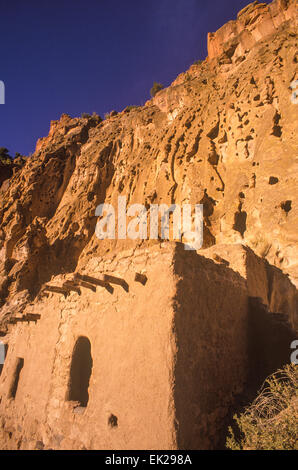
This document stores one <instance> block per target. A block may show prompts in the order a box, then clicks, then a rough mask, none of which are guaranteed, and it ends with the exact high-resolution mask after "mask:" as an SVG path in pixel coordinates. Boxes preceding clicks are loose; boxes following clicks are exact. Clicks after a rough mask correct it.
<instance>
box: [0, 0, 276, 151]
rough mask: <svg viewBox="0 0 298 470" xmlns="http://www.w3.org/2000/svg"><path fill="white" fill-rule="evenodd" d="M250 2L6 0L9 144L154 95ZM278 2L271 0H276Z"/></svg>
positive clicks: (3, 58) (0, 43)
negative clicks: (54, 124)
mask: <svg viewBox="0 0 298 470" xmlns="http://www.w3.org/2000/svg"><path fill="white" fill-rule="evenodd" d="M248 3H249V0H212V1H208V0H207V1H206V0H127V1H125V0H84V1H83V0H51V1H47V0H43V1H40V0H39V1H35V0H28V1H24V0H0V80H2V81H4V83H5V86H6V104H5V105H0V147H7V148H8V149H9V150H10V153H11V155H14V153H15V152H20V153H22V154H25V155H28V154H29V153H31V152H33V151H34V148H35V143H36V140H37V139H38V138H39V137H43V136H45V135H47V134H48V131H49V124H50V121H51V120H53V119H58V118H59V117H60V116H61V114H62V113H68V114H70V115H71V116H79V115H81V113H82V112H88V113H92V112H93V111H96V112H97V113H98V114H100V115H101V116H102V117H103V116H104V114H105V113H106V112H109V111H111V110H112V109H115V110H117V111H121V110H122V109H123V108H125V106H127V105H133V104H134V105H141V104H144V103H145V101H147V99H149V97H150V95H149V90H150V88H151V86H152V84H153V81H158V82H161V83H163V84H164V85H165V86H168V85H169V84H170V83H171V82H172V81H173V80H174V79H175V78H176V76H177V75H178V74H179V73H181V72H183V71H185V70H186V69H187V68H188V67H189V66H190V65H191V64H192V63H193V62H194V61H195V60H197V59H204V58H205V57H206V55H207V38H206V36H207V32H208V31H216V30H217V29H218V28H219V27H220V26H222V25H223V24H224V23H226V22H227V21H229V20H230V19H235V18H236V15H237V12H238V11H239V10H240V9H242V8H243V7H244V6H246V5H247V4H248ZM267 3H268V2H267Z"/></svg>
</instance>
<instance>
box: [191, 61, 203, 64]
mask: <svg viewBox="0 0 298 470" xmlns="http://www.w3.org/2000/svg"><path fill="white" fill-rule="evenodd" d="M202 63H203V60H196V61H195V62H194V63H193V65H201V64H202Z"/></svg>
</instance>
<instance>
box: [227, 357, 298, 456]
mask: <svg viewBox="0 0 298 470" xmlns="http://www.w3.org/2000/svg"><path fill="white" fill-rule="evenodd" d="M297 419H298V366H297V365H291V366H289V365H288V366H286V367H285V368H284V369H282V370H279V371H277V372H276V373H275V374H273V375H272V376H270V377H269V378H268V379H267V380H266V381H265V383H264V385H263V387H262V389H261V391H260V394H259V395H258V397H257V398H256V399H255V401H254V402H253V403H252V404H251V405H250V406H249V407H248V408H247V409H246V410H245V412H244V413H242V414H240V416H234V420H235V422H236V425H237V426H236V429H235V433H236V435H237V437H236V435H235V433H234V431H233V429H232V428H231V427H230V428H229V432H230V437H228V439H227V448H228V449H231V450H298V428H297Z"/></svg>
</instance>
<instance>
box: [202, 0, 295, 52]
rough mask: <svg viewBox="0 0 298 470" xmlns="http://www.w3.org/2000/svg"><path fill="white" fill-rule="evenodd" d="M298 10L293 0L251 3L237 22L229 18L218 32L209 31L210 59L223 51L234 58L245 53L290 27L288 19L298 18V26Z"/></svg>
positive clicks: (239, 14)
mask: <svg viewBox="0 0 298 470" xmlns="http://www.w3.org/2000/svg"><path fill="white" fill-rule="evenodd" d="M296 9H297V5H296V2H295V1H293V0H274V1H273V2H272V3H270V4H269V5H267V4H266V3H259V2H258V1H256V2H253V3H250V4H249V5H247V7H245V8H243V10H241V11H240V12H239V13H238V16H237V20H236V21H229V22H228V23H227V24H225V25H224V26H223V27H222V28H220V29H219V30H218V31H217V32H216V33H209V34H208V56H209V58H210V59H213V58H214V57H218V56H220V55H221V54H223V55H224V56H226V57H228V58H229V57H231V56H233V57H234V59H237V58H239V57H241V56H243V54H245V52H246V51H247V50H250V49H251V48H252V47H253V46H254V45H255V44H256V43H257V42H258V41H260V40H261V39H264V38H266V37H268V36H270V35H271V34H274V33H276V32H277V31H278V30H280V29H281V28H283V27H285V28H287V26H288V24H289V22H291V21H293V22H295V21H296V25H297V10H296ZM295 18H296V20H295Z"/></svg>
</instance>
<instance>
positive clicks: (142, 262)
mask: <svg viewBox="0 0 298 470" xmlns="http://www.w3.org/2000/svg"><path fill="white" fill-rule="evenodd" d="M221 250H228V251H229V249H228V248H227V247H226V248H224V247H221ZM233 253H234V255H233V256H234V258H233V259H238V264H237V266H238V268H237V266H236V265H233V262H231V263H230V262H229V261H225V260H224V259H223V258H218V255H217V258H216V259H211V258H210V259H208V257H207V256H209V257H212V256H213V255H212V256H211V254H210V251H209V252H208V250H206V251H204V250H203V251H202V254H204V256H202V255H198V254H196V253H195V252H186V251H185V250H184V247H183V245H181V244H175V243H163V244H161V245H160V244H159V243H156V244H154V245H148V246H143V248H136V249H134V250H130V251H127V252H122V253H118V254H113V253H111V254H110V257H109V258H106V259H104V260H103V259H102V258H96V257H94V258H92V259H90V261H89V262H88V264H86V266H85V270H84V272H83V271H82V272H80V274H83V275H89V276H93V277H95V278H100V276H101V274H102V273H105V274H110V275H113V276H117V277H119V278H121V279H124V280H125V282H126V283H127V285H126V284H125V285H122V286H120V285H115V284H113V285H112V287H113V289H114V290H113V292H112V293H111V292H109V291H107V290H106V289H105V288H103V287H97V289H96V292H93V291H91V290H89V289H86V288H83V287H81V295H78V293H76V292H72V293H71V294H70V295H69V296H67V297H66V298H64V296H63V295H61V294H56V293H50V294H48V297H42V298H39V300H38V302H36V303H34V304H32V305H31V306H30V310H29V307H28V309H27V310H28V313H29V312H30V313H35V314H41V318H40V320H38V321H37V322H36V323H34V322H30V323H29V324H27V323H17V324H16V325H14V326H13V327H12V329H11V331H10V333H9V335H8V336H7V337H5V340H6V341H7V340H8V342H9V349H8V355H7V359H6V361H5V365H4V368H3V371H2V375H1V378H0V397H1V403H0V448H2V449H7V448H11V449H15V448H20V449H35V448H45V449H175V448H179V449H214V448H218V447H221V446H222V445H223V438H224V433H225V431H226V428H227V420H228V417H229V414H230V411H231V410H233V409H235V406H236V405H237V396H238V395H239V394H241V393H243V391H244V390H245V388H246V386H247V383H248V382H249V380H250V379H251V371H252V370H254V369H255V366H256V361H257V362H258V364H260V368H259V370H258V373H259V374H260V376H262V374H264V373H265V371H267V369H266V368H263V365H262V364H263V362H262V361H263V359H264V358H265V355H266V354H267V352H266V350H263V349H262V344H263V343H262V341H259V339H260V338H261V337H262V335H263V330H262V329H260V328H259V324H258V322H257V323H254V324H253V330H251V328H252V324H251V322H250V317H251V313H252V308H253V311H255V312H257V313H258V308H259V305H258V304H257V309H256V307H255V306H252V305H251V302H250V298H251V294H253V292H251V291H249V289H248V283H247V281H246V279H245V276H246V271H245V269H246V268H245V266H246V264H247V259H248V256H247V252H246V251H245V248H243V247H242V246H238V247H234V248H233ZM214 256H215V257H216V254H215V255H214ZM236 268H237V269H236ZM135 273H141V274H144V275H146V277H147V282H146V283H145V285H143V284H141V283H140V282H136V281H135ZM68 277H69V275H64V276H57V277H55V278H53V279H52V280H51V283H50V284H51V285H56V286H58V285H61V284H62V283H63V281H65V279H67V278H68ZM260 279H261V278H260ZM262 282H263V281H261V280H260V289H262V288H263V289H265V287H264V286H263V287H262V286H261V284H262ZM264 282H265V281H264ZM24 313H26V312H24ZM261 317H262V318H265V317H264V316H262V312H261ZM266 321H267V320H266ZM263 326H264V325H263V324H262V328H263ZM274 331H275V330H274ZM79 336H86V337H87V338H89V340H90V342H91V354H92V359H93V368H92V374H91V379H90V384H89V402H88V406H87V408H86V409H83V408H81V407H78V408H75V407H74V403H72V402H69V401H68V400H67V391H68V383H69V373H70V367H71V358H72V353H73V348H74V345H75V342H76V340H77V338H78V337H79ZM255 337H256V338H257V343H256V346H257V355H255V354H253V353H252V344H253V343H252V338H255ZM261 339H262V338H261ZM277 341H279V336H278V335H277ZM283 341H284V343H283V344H282V346H280V344H278V343H276V342H275V343H274V344H275V347H276V346H277V349H278V351H279V355H282V354H281V353H282V349H283V350H285V351H286V354H288V344H287V342H288V336H287V335H286V336H285V337H284V338H283ZM260 345H261V346H260ZM253 348H255V344H253ZM267 356H268V355H267ZM267 356H266V357H267ZM269 356H270V354H269ZM18 357H19V358H23V359H24V367H23V369H22V371H21V374H20V379H19V384H18V389H17V393H16V396H15V398H14V399H12V398H8V392H9V389H10V386H11V383H12V376H13V373H14V368H15V363H16V359H17V358H18ZM275 365H276V364H275V363H274V361H273V362H272V361H271V363H270V367H271V366H272V367H274V366H275ZM258 378H259V377H258ZM263 378H265V375H264V377H263ZM111 415H113V416H115V417H117V426H114V427H111V426H110V425H109V417H110V416H111Z"/></svg>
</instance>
